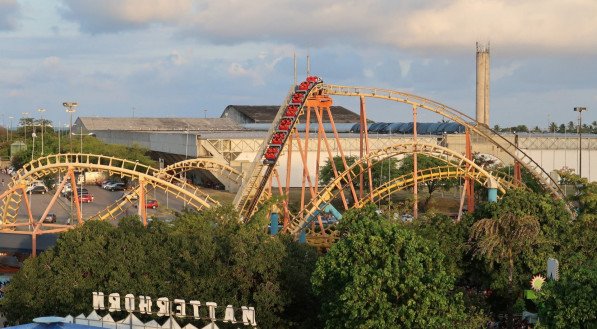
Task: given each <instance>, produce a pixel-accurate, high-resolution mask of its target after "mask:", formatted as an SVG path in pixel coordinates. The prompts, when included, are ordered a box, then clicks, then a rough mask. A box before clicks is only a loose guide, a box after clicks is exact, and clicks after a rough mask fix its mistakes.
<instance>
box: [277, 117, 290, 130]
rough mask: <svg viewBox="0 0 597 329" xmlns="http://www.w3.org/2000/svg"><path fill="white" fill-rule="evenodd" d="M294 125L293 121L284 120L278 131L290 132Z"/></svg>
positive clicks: (281, 121)
mask: <svg viewBox="0 0 597 329" xmlns="http://www.w3.org/2000/svg"><path fill="white" fill-rule="evenodd" d="M291 125H292V120H291V119H288V118H284V119H282V120H280V124H279V125H278V130H280V131H288V130H290V126H291Z"/></svg>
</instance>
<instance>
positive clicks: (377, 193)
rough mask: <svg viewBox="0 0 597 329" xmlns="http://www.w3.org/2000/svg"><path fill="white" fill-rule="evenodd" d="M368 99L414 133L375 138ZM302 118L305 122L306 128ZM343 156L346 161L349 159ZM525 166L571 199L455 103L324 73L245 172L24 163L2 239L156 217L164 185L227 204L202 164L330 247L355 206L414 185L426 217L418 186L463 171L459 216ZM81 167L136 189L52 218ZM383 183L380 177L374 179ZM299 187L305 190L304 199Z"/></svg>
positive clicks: (513, 181)
mask: <svg viewBox="0 0 597 329" xmlns="http://www.w3.org/2000/svg"><path fill="white" fill-rule="evenodd" d="M340 97H342V98H352V99H357V100H358V102H359V104H360V106H359V120H360V122H359V124H358V125H355V126H354V128H353V129H354V133H353V135H356V134H358V135H357V136H358V145H359V148H358V157H357V158H356V160H354V157H352V158H351V156H350V154H347V152H346V150H345V149H344V143H343V141H342V140H341V136H340V133H339V131H338V130H337V129H336V124H335V121H334V113H333V111H332V110H331V107H332V104H333V102H334V99H335V98H340ZM368 99H377V100H381V101H383V102H389V103H400V104H401V107H400V108H399V109H396V110H395V111H402V112H401V113H403V114H404V113H406V114H407V115H408V116H412V126H410V127H412V134H411V135H408V136H406V135H405V136H403V138H401V139H397V142H396V143H393V144H391V145H383V146H379V145H377V146H374V143H373V139H372V138H371V137H370V136H369V132H370V131H369V129H368V127H369V124H368V122H369V121H368V119H367V110H366V105H367V100H368ZM388 108H390V107H388ZM405 109H406V111H405ZM388 111H394V109H389V110H388ZM420 111H427V112H431V113H435V114H436V115H439V116H441V117H443V121H445V122H447V123H448V124H450V125H453V127H461V128H457V129H462V132H463V135H464V137H465V152H458V151H455V150H453V149H450V148H448V147H446V146H445V145H443V143H442V141H441V139H437V138H435V137H434V138H428V136H425V135H421V134H420V132H419V131H418V130H419V129H420V127H421V126H419V125H418V124H417V115H418V114H419V112H420ZM324 123H326V128H325V129H324ZM299 125H300V126H301V129H297V127H298V126H299ZM473 138H474V140H475V145H476V144H477V141H483V142H484V143H487V144H490V145H491V146H492V148H494V149H496V150H497V151H498V152H499V153H500V154H501V156H502V157H504V156H505V157H509V158H510V161H511V163H514V172H513V174H512V175H507V174H504V173H502V172H499V171H492V170H491V169H490V168H486V167H484V166H482V165H480V164H478V163H476V162H475V161H474V159H473V151H475V150H474V145H473V143H472V142H471V140H472V139H473ZM418 155H424V156H426V157H431V158H434V159H437V160H439V161H440V162H441V163H442V165H439V166H437V167H433V168H419V166H418V163H417V159H418ZM332 158H336V159H338V161H329V163H330V164H331V171H332V173H333V175H332V178H331V180H330V181H329V182H328V183H327V184H326V185H322V184H320V177H321V175H322V173H321V168H322V166H323V165H324V163H325V162H326V160H328V159H332ZM407 158H412V159H413V161H412V162H413V165H412V171H411V172H409V173H408V174H404V175H401V176H398V177H392V176H391V175H389V174H388V176H387V177H385V178H383V179H378V180H375V179H373V177H372V173H373V168H375V167H376V166H380V165H381V166H383V165H384V163H388V164H389V163H390V162H389V161H390V159H393V161H395V162H394V163H396V162H398V163H399V164H400V162H401V161H404V159H407ZM351 160H352V161H351ZM336 163H341V164H342V166H340V165H336ZM386 167H388V165H386ZM388 168H389V167H388ZM522 168H524V169H526V170H527V171H528V172H529V173H530V174H531V175H532V176H533V177H534V179H535V180H536V181H537V182H538V183H539V184H540V186H541V188H543V189H544V190H545V192H546V193H549V194H550V195H551V196H552V197H553V198H555V199H563V198H564V194H563V192H562V190H561V189H560V187H559V186H558V184H557V183H556V182H555V181H554V180H553V179H552V177H551V176H550V175H549V174H548V173H547V172H546V171H545V170H544V169H543V168H542V167H541V166H540V165H539V164H537V163H536V162H535V161H534V160H533V158H531V157H530V156H528V155H527V154H526V153H525V152H524V151H523V150H522V149H520V148H519V147H518V146H517V145H516V143H515V142H513V141H511V139H509V138H506V137H503V136H501V135H500V134H498V133H497V132H495V131H493V130H492V129H490V128H488V127H487V126H486V125H483V124H479V123H478V122H476V121H475V120H474V119H473V118H471V117H469V116H467V115H466V114H464V113H462V112H460V111H458V110H456V109H453V108H451V107H448V106H446V105H444V104H441V103H439V102H436V101H433V100H430V99H426V98H423V97H420V96H416V95H413V94H409V93H404V92H400V91H394V90H389V89H379V88H370V87H354V86H340V85H334V84H327V83H324V81H323V80H322V79H321V78H319V77H315V76H309V77H307V78H306V79H305V80H304V81H302V82H300V83H299V84H298V85H295V86H292V88H291V89H290V90H289V92H288V94H287V95H286V97H285V99H284V101H283V102H282V105H281V106H280V107H279V109H278V110H277V114H276V116H275V118H274V120H273V122H272V124H271V127H270V129H269V131H268V132H267V134H266V137H265V139H264V140H263V142H262V143H261V145H260V147H259V149H258V150H257V153H256V156H255V159H254V160H253V161H252V162H251V163H250V165H249V166H248V168H246V167H245V168H244V169H242V170H239V169H238V168H233V167H232V166H230V165H229V164H227V163H225V162H221V161H217V160H214V159H208V158H194V159H187V160H184V161H180V162H176V163H173V164H171V165H169V166H166V167H164V168H162V169H157V168H153V167H149V166H145V165H142V164H140V163H138V162H132V161H128V160H123V159H118V158H114V157H108V156H103V155H95V154H78V153H76V154H73V153H69V154H53V155H49V156H45V157H41V158H38V159H34V160H33V161H31V162H30V163H28V164H26V165H25V166H24V167H23V168H22V169H19V170H18V171H17V172H16V174H15V175H14V176H13V178H12V180H11V182H10V183H9V184H8V188H7V190H5V191H4V192H3V193H2V194H1V195H0V197H1V199H2V222H1V223H0V234H2V240H7V239H15V237H17V238H20V239H21V240H20V241H21V242H20V243H21V244H28V243H30V246H31V249H30V250H31V252H32V253H33V254H35V253H36V252H37V251H38V249H39V250H41V249H43V247H42V246H40V245H38V240H39V241H40V242H41V241H43V244H50V243H51V242H48V241H46V240H48V237H49V236H51V235H53V234H56V233H59V232H63V231H66V230H69V229H71V228H73V227H74V226H76V225H78V224H82V223H84V222H85V221H88V220H118V219H119V218H120V217H122V216H123V215H124V214H126V213H127V211H129V209H135V208H133V207H134V206H135V205H138V207H137V208H136V209H135V210H134V211H135V212H136V213H138V214H139V216H140V218H141V220H142V221H143V223H144V224H147V221H148V214H147V211H148V210H147V209H146V207H145V206H143V205H145V204H146V200H147V199H148V194H150V193H154V195H155V193H156V192H155V191H159V193H160V194H163V195H165V196H166V197H169V198H170V199H171V200H178V201H179V202H181V203H182V204H184V205H185V206H186V207H189V208H192V209H195V210H197V211H202V210H204V209H208V208H211V207H214V206H218V205H219V204H220V203H219V202H218V201H217V200H215V199H214V198H213V197H212V196H210V194H208V193H206V192H205V190H204V189H202V188H198V187H197V186H194V185H193V184H191V183H190V182H189V181H188V180H186V179H184V177H185V176H184V173H186V172H188V171H190V170H203V171H206V172H210V173H213V174H214V175H216V176H217V177H222V176H225V177H227V179H229V180H232V181H234V182H236V183H237V184H238V186H239V187H238V191H237V192H236V194H235V196H234V200H233V205H234V206H235V207H236V209H237V210H238V212H239V214H240V219H239V220H241V221H242V222H248V221H250V220H251V218H252V216H253V215H254V214H255V213H256V212H257V210H258V209H260V208H261V207H262V206H263V205H264V204H265V201H266V200H268V199H269V198H270V197H271V196H273V195H280V196H282V198H280V200H282V201H281V202H280V203H279V204H278V205H277V206H275V207H272V209H268V210H269V211H270V212H271V215H270V217H271V219H272V223H271V225H270V230H271V232H272V233H274V234H275V233H278V231H279V230H280V231H282V232H284V233H288V234H292V235H295V236H296V237H297V239H299V240H301V241H306V242H308V243H310V244H313V245H315V246H318V247H322V248H325V247H328V246H329V245H330V244H331V243H333V242H334V241H335V239H337V236H336V233H335V232H336V231H335V223H336V222H337V221H340V220H341V219H342V214H343V213H344V211H346V210H348V209H351V208H361V207H364V206H365V205H368V204H383V203H386V200H388V198H390V196H391V195H393V194H396V193H399V192H401V191H409V192H408V193H412V199H413V200H414V202H413V207H412V212H411V211H409V214H408V216H412V217H414V218H416V217H418V216H419V206H418V201H419V186H420V185H421V184H423V183H426V182H431V181H437V180H442V179H452V178H454V179H459V180H460V181H462V182H463V188H462V195H461V196H460V198H459V199H460V202H459V214H458V216H457V219H459V218H460V214H461V213H462V211H463V209H465V208H468V210H469V211H473V210H474V208H475V198H474V196H475V193H474V189H475V185H476V186H477V188H478V186H482V187H483V188H484V189H486V190H487V199H488V200H489V201H496V200H497V199H498V198H500V197H501V196H502V195H504V194H505V193H508V191H509V190H511V189H514V188H525V187H524V184H523V183H522V180H521V170H522ZM78 171H97V172H105V173H107V174H108V175H112V176H114V175H116V176H120V177H123V178H127V179H128V180H130V181H132V182H135V186H136V187H135V188H134V190H133V191H132V192H131V193H129V194H127V196H125V197H122V198H119V199H118V200H116V201H115V202H113V203H110V204H106V205H105V207H104V208H103V209H101V210H99V211H97V212H95V213H93V214H89V211H88V213H87V214H84V212H83V211H82V207H83V206H82V203H81V202H79V196H78V195H77V193H74V194H73V200H74V201H73V202H72V203H70V206H72V207H74V208H73V217H74V219H73V221H72V223H58V222H56V223H50V222H46V220H45V219H46V218H47V216H48V215H49V214H50V213H51V212H52V207H54V206H56V205H59V204H60V203H61V201H60V200H61V199H60V197H59V192H60V191H61V190H62V189H63V188H64V186H65V185H66V184H67V183H70V184H71V186H75V185H76V181H75V178H76V177H75V172H78ZM48 175H54V176H55V175H58V176H59V177H61V179H60V181H59V183H58V184H57V185H58V186H57V188H56V190H55V191H56V192H55V193H54V195H52V196H51V200H50V201H49V202H48V204H47V206H46V207H45V208H44V209H43V211H41V212H38V213H36V212H35V211H33V210H32V200H31V198H32V196H31V195H28V194H27V193H26V188H27V186H28V185H29V184H30V183H31V182H33V181H36V180H39V179H43V178H44V177H45V176H48ZM293 175H299V176H300V177H301V186H300V188H293V190H292V191H293V193H295V194H294V195H293V196H291V186H290V185H291V183H290V181H291V176H293ZM374 182H377V183H375V185H374ZM296 190H299V191H300V193H298V197H297V196H296ZM410 191H412V192H410ZM403 193H406V192H403ZM291 197H292V198H294V199H296V205H297V206H295V207H293V206H291V204H290V202H289V198H291ZM465 200H466V202H465ZM571 213H572V212H571ZM264 229H266V228H264ZM50 240H51V239H50Z"/></svg>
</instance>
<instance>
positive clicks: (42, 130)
mask: <svg viewBox="0 0 597 329" xmlns="http://www.w3.org/2000/svg"><path fill="white" fill-rule="evenodd" d="M45 111H46V110H45V109H37V112H39V123H40V124H41V155H44V130H45V129H44V127H45V124H44V112H45Z"/></svg>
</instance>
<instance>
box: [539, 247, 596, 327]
mask: <svg viewBox="0 0 597 329" xmlns="http://www.w3.org/2000/svg"><path fill="white" fill-rule="evenodd" d="M560 273H561V278H560V280H559V281H553V280H550V281H548V282H547V283H546V284H544V285H543V287H542V289H541V292H540V293H539V322H540V324H541V325H542V326H547V327H548V328H596V327H597V298H595V294H596V293H597V258H595V257H593V259H592V260H590V261H588V262H586V263H585V264H583V265H581V266H578V267H576V268H574V269H570V270H568V271H561V272H560Z"/></svg>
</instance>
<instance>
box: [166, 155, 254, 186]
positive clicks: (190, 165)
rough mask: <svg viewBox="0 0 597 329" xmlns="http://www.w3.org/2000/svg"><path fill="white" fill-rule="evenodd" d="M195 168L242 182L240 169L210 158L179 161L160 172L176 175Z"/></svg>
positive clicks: (235, 181) (238, 182)
mask: <svg viewBox="0 0 597 329" xmlns="http://www.w3.org/2000/svg"><path fill="white" fill-rule="evenodd" d="M196 169H199V170H207V171H209V172H211V173H212V174H214V175H216V177H217V176H220V177H225V178H226V179H229V180H231V181H232V182H234V183H237V184H240V183H242V178H243V174H242V173H241V172H240V171H238V170H236V169H234V168H232V167H230V166H229V165H227V164H225V163H222V162H220V161H215V160H212V159H202V158H197V159H189V160H184V161H179V162H176V163H173V164H171V165H169V166H167V167H165V168H164V169H162V170H161V172H163V173H167V174H169V175H174V176H176V175H179V174H180V173H183V172H186V171H189V170H196Z"/></svg>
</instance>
